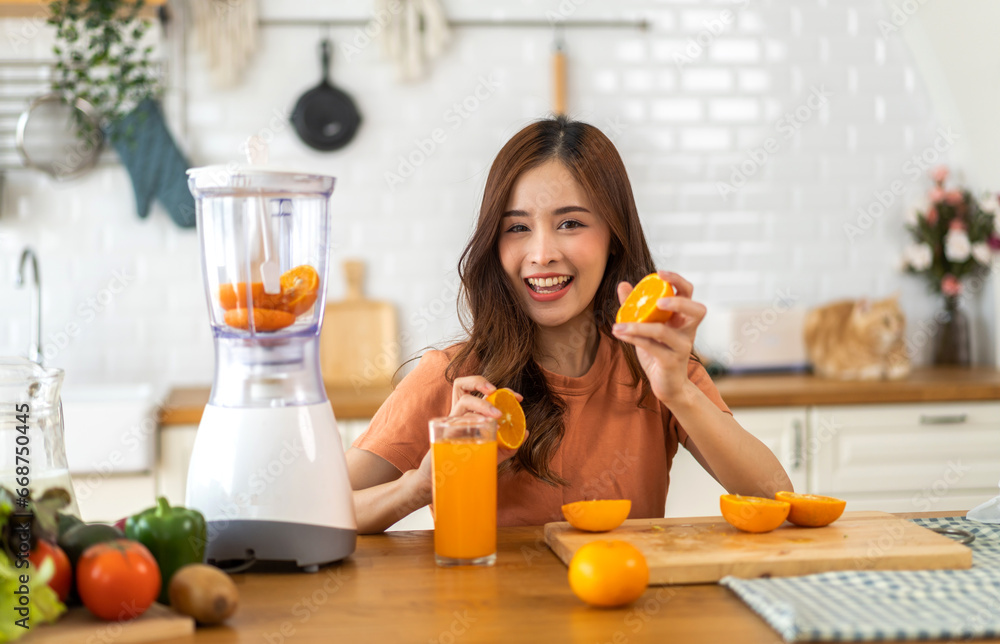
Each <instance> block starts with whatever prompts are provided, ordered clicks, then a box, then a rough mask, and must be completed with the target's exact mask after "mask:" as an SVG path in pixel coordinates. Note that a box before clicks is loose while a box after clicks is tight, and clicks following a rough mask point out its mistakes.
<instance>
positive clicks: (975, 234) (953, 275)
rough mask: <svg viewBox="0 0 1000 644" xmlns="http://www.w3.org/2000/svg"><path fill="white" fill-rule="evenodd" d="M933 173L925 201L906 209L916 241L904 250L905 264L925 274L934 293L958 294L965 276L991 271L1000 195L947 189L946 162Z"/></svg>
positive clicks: (998, 241)
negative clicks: (975, 195)
mask: <svg viewBox="0 0 1000 644" xmlns="http://www.w3.org/2000/svg"><path fill="white" fill-rule="evenodd" d="M931 178H932V179H933V180H934V187H933V188H931V190H930V191H929V192H928V194H927V198H926V200H925V201H924V202H923V203H921V204H919V205H917V206H916V207H914V208H912V209H911V210H910V212H909V213H908V214H907V226H906V228H907V230H909V231H910V234H911V235H912V237H913V243H911V244H910V245H909V246H908V247H907V248H906V249H905V251H904V258H903V261H904V267H905V270H906V271H907V272H908V273H914V274H917V275H925V276H926V277H927V279H928V281H929V282H930V287H931V290H933V291H934V292H936V293H941V294H942V295H944V296H945V297H949V298H951V297H957V296H959V295H961V293H962V279H963V278H965V277H966V276H968V275H971V274H973V273H976V272H979V271H982V270H988V269H989V265H990V262H991V260H992V253H993V250H995V249H1000V234H998V230H997V227H998V226H1000V200H998V195H996V194H990V195H987V196H984V197H982V198H980V199H977V198H975V197H974V196H973V195H972V193H971V192H969V191H968V190H965V189H962V188H949V189H946V188H945V187H944V184H945V181H947V180H948V168H946V167H944V166H940V167H937V168H935V169H934V170H933V171H932V172H931Z"/></svg>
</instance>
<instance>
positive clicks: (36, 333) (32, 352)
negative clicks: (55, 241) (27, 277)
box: [14, 247, 42, 364]
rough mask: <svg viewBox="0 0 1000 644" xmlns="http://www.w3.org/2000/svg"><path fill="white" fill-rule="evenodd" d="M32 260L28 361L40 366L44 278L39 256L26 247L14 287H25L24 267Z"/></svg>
mask: <svg viewBox="0 0 1000 644" xmlns="http://www.w3.org/2000/svg"><path fill="white" fill-rule="evenodd" d="M29 259H30V260H31V275H32V277H33V278H34V279H33V282H32V289H31V304H32V309H33V310H32V318H33V320H32V322H34V325H33V326H32V331H31V346H30V347H28V359H30V360H31V361H33V362H37V363H38V364H42V278H41V277H39V275H38V256H37V255H35V251H33V250H31V248H29V247H25V249H24V250H23V251H21V261H20V263H19V264H18V267H17V278H16V279H15V281H14V285H15V286H17V287H18V288H21V287H22V286H24V283H25V281H24V266H25V264H27V263H28V260H29Z"/></svg>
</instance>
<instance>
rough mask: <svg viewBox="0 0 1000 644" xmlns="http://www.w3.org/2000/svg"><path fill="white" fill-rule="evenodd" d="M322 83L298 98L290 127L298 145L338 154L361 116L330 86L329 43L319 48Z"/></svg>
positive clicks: (352, 136)
mask: <svg viewBox="0 0 1000 644" xmlns="http://www.w3.org/2000/svg"><path fill="white" fill-rule="evenodd" d="M320 47H321V51H322V61H323V80H322V81H320V84H319V85H317V86H316V87H314V88H312V89H311V90H309V91H308V92H306V93H305V94H303V95H302V97H301V98H299V101H298V102H297V103H296V104H295V109H294V110H292V125H293V126H294V127H295V131H296V132H297V133H298V135H299V138H300V139H302V142H303V143H305V144H306V145H308V146H309V147H311V148H313V149H315V150H321V151H323V152H330V151H332V150H339V149H340V148H342V147H344V146H345V145H347V144H348V143H350V142H351V139H353V138H354V135H355V134H356V133H357V131H358V126H359V125H361V114H359V113H358V108H357V106H356V105H355V104H354V101H353V100H351V97H350V96H348V95H347V94H345V93H344V92H342V91H341V90H339V89H338V88H336V87H334V86H333V84H332V83H330V51H331V49H332V47H331V46H330V41H329V40H323V42H322V43H321V45H320Z"/></svg>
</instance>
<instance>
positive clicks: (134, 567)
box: [76, 539, 160, 621]
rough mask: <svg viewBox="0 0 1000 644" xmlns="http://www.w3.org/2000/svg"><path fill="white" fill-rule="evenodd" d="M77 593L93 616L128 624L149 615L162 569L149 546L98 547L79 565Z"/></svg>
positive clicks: (120, 542)
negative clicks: (130, 620)
mask: <svg viewBox="0 0 1000 644" xmlns="http://www.w3.org/2000/svg"><path fill="white" fill-rule="evenodd" d="M76 589H77V591H78V592H79V593H80V599H81V600H83V605H84V606H86V607H87V610H89V611H90V612H91V613H93V614H94V615H96V616H97V617H100V618H101V619H107V620H121V621H124V620H128V619H132V618H133V617H138V616H139V615H142V614H143V613H144V612H146V609H147V608H149V607H150V605H151V604H152V603H153V601H154V600H155V599H156V597H157V595H159V594H160V568H159V566H157V565H156V559H154V558H153V555H152V554H150V552H149V550H147V549H146V546H144V545H142V544H141V543H139V542H138V541H132V540H130V539H115V540H114V541H108V542H105V543H98V544H96V545H93V546H90V547H89V548H87V549H86V550H84V551H83V555H81V556H80V561H79V562H77V564H76Z"/></svg>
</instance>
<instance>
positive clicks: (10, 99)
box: [0, 58, 165, 172]
mask: <svg viewBox="0 0 1000 644" xmlns="http://www.w3.org/2000/svg"><path fill="white" fill-rule="evenodd" d="M154 65H155V66H156V68H157V73H158V74H160V75H161V76H162V75H163V73H164V68H165V66H164V63H163V62H162V61H154ZM55 67H56V60H55V59H37V58H32V59H26V58H13V59H0V172H2V171H7V170H23V169H24V165H23V164H22V162H21V156H20V155H19V154H18V152H17V140H16V132H17V121H18V119H19V118H20V116H21V113H22V112H24V110H25V109H26V108H27V107H28V104H29V103H30V102H31V101H32V100H33V99H35V98H36V97H38V96H41V95H42V94H46V93H48V92H50V91H52V76H53V74H54V73H55ZM114 159H115V157H114V153H113V152H112V151H110V150H108V149H106V150H105V151H104V152H103V153H102V154H101V157H100V159H99V160H98V162H97V164H96V165H97V167H103V166H109V165H113V164H114V163H115V160H114Z"/></svg>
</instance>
